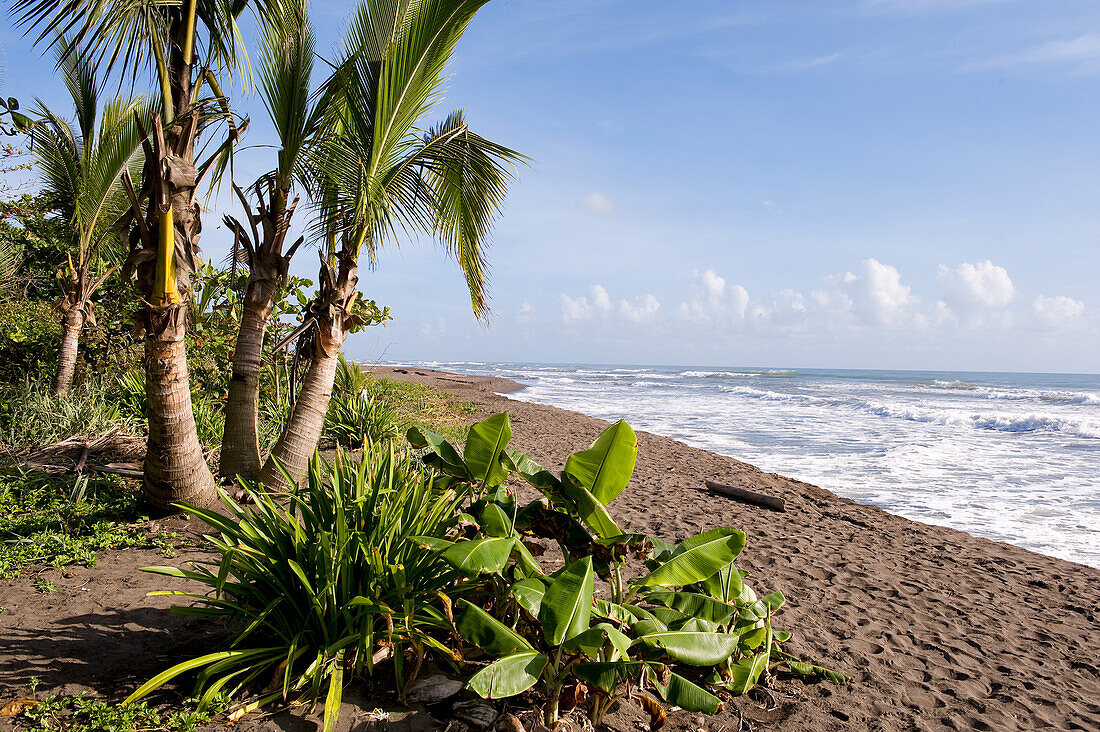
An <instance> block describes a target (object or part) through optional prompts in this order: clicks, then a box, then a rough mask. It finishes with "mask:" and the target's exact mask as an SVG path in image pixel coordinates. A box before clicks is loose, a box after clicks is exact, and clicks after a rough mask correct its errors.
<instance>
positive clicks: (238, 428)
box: [219, 0, 318, 478]
mask: <svg viewBox="0 0 1100 732" xmlns="http://www.w3.org/2000/svg"><path fill="white" fill-rule="evenodd" d="M262 23H263V27H262V33H261V40H260V57H259V62H260V63H259V66H260V75H259V76H260V80H259V92H260V96H261V98H262V99H263V101H264V105H265V106H266V108H267V111H268V114H269V116H270V118H271V121H272V123H273V125H274V127H275V130H276V132H277V134H278V136H279V141H280V143H281V145H280V149H279V155H278V163H277V166H276V168H275V170H273V171H272V172H270V173H268V174H266V175H264V176H261V178H260V179H259V180H257V181H256V183H255V184H253V186H252V190H253V191H254V192H255V196H256V201H257V203H256V204H255V206H253V205H252V204H251V203H250V202H249V200H248V199H247V197H246V196H245V194H244V192H243V191H241V189H239V188H236V187H234V190H235V191H236V192H237V196H238V198H240V200H241V204H242V205H243V206H244V209H245V214H246V220H247V222H248V226H247V227H246V226H244V225H242V224H241V222H240V221H238V220H237V219H235V218H233V217H231V216H226V217H225V222H226V224H227V225H228V226H229V228H230V229H231V230H232V231H233V232H234V236H235V237H236V239H235V242H234V251H235V252H236V251H237V250H238V249H237V247H238V246H240V247H241V248H243V251H244V253H245V255H246V257H247V263H248V282H247V285H246V288H245V297H244V306H243V310H242V313H241V321H240V328H239V331H238V333H237V343H236V348H235V349H234V352H233V376H232V378H231V379H230V381H229V395H228V399H227V400H226V408H225V410H226V411H225V427H224V430H223V432H222V447H221V459H220V462H219V467H220V472H221V474H222V475H223V476H224V477H227V478H232V477H233V476H237V475H240V476H243V477H246V478H255V477H256V476H257V475H258V474H259V472H260V465H261V464H260V446H259V428H258V412H259V395H260V365H261V361H262V357H263V343H264V334H265V332H266V330H267V323H268V320H269V318H270V317H271V311H272V308H273V306H274V302H275V296H276V293H277V291H278V288H279V287H280V286H281V285H283V284H285V282H286V280H287V272H288V269H289V267H290V259H291V257H293V256H294V252H295V251H297V249H298V247H299V246H300V245H301V244H302V241H303V239H301V238H299V239H298V240H297V241H296V242H295V243H294V244H293V245H291V246H290V248H289V249H287V250H286V251H285V252H284V251H283V248H284V246H285V244H286V238H287V233H288V231H289V229H290V224H291V219H292V217H293V216H294V210H295V208H296V207H297V204H298V199H297V198H295V199H294V200H293V201H291V199H290V195H291V189H292V187H293V185H294V183H295V181H302V180H303V178H304V176H305V175H307V172H306V170H305V168H306V163H307V161H308V159H307V155H306V154H305V152H306V151H307V150H308V149H309V147H310V146H311V145H312V144H313V142H314V138H315V133H316V131H317V129H318V125H317V115H316V113H315V109H316V108H315V105H314V103H313V101H314V100H311V98H310V79H311V77H312V74H313V60H314V40H313V29H312V27H311V26H310V23H309V16H308V13H307V9H306V3H305V2H304V0H285V1H284V2H283V3H282V4H280V6H279V7H277V8H276V7H273V8H270V9H269V10H268V12H267V13H266V14H265V15H264V17H263V18H262Z"/></svg>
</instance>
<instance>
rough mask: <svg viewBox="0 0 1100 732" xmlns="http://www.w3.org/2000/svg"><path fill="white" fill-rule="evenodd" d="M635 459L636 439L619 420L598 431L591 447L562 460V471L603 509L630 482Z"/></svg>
mask: <svg viewBox="0 0 1100 732" xmlns="http://www.w3.org/2000/svg"><path fill="white" fill-rule="evenodd" d="M637 458H638V436H637V435H636V434H634V430H632V429H631V428H630V425H628V424H627V423H626V422H624V421H623V420H621V419H620V420H619V421H618V422H616V423H615V424H613V425H611V426H610V427H608V428H607V429H605V430H604V431H603V432H601V433H600V436H599V437H597V438H596V441H595V442H593V443H592V447H590V448H588V449H587V450H583V451H581V452H578V453H574V454H572V455H570V456H569V459H568V460H566V461H565V472H566V473H569V474H570V475H572V476H573V477H574V478H576V479H577V481H578V482H579V483H580V484H581V485H582V486H584V487H585V488H586V489H588V490H589V491H590V492H591V493H592V495H593V496H595V498H596V500H597V501H599V502H600V503H601V504H603V505H605V506H606V505H607V504H609V503H611V502H612V501H614V500H615V498H616V497H617V496H618V495H619V494H620V493H622V492H623V490H624V489H625V488H626V486H627V484H628V483H629V482H630V476H632V475H633V474H634V463H635V461H636V460H637Z"/></svg>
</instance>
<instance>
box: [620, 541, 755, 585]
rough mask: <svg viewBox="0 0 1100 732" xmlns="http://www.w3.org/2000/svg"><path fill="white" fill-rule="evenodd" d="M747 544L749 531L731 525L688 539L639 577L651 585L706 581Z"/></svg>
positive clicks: (727, 563)
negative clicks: (651, 569) (661, 561)
mask: <svg viewBox="0 0 1100 732" xmlns="http://www.w3.org/2000/svg"><path fill="white" fill-rule="evenodd" d="M744 548H745V532H743V531H739V530H738V529H731V528H728V527H723V528H718V529H711V530H710V531H704V532H703V533H702V534H699V535H698V536H693V537H691V538H690V539H684V540H683V541H682V542H680V544H679V545H678V546H677V547H676V551H674V552H673V553H672V556H671V557H669V558H668V560H667V561H665V562H664V563H663V564H661V565H660V566H659V567H657V569H655V570H653V571H652V572H650V573H649V574H648V575H646V576H645V577H643V578H642V579H641V580H639V582H638V584H640V585H642V586H647V587H682V586H684V585H691V584H695V583H696V582H702V581H703V580H705V579H707V578H708V577H711V576H712V575H714V574H715V573H716V572H718V570H720V569H722V568H723V567H726V566H727V565H729V563H730V562H732V561H733V560H734V559H736V558H737V555H738V554H740V553H741V550H742V549H744Z"/></svg>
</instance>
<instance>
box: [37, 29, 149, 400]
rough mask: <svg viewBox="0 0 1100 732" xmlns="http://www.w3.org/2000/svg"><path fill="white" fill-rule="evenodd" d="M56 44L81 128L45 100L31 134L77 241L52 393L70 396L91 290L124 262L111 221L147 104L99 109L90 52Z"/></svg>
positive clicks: (120, 203)
mask: <svg viewBox="0 0 1100 732" xmlns="http://www.w3.org/2000/svg"><path fill="white" fill-rule="evenodd" d="M58 50H59V59H58V60H59V66H60V69H61V71H62V75H63V77H64V79H65V85H66V87H68V90H69V94H70V95H71V96H72V99H73V104H74V105H75V108H76V127H75V129H74V127H73V126H72V125H70V124H69V122H67V121H66V120H65V119H63V118H62V116H61V115H59V114H57V113H55V112H53V111H52V110H50V109H49V108H48V107H46V106H45V105H44V104H41V103H39V110H38V112H39V117H40V118H41V119H40V120H39V121H38V123H37V124H36V125H34V126H33V127H32V128H31V129H30V138H31V142H32V149H33V151H34V156H35V162H36V163H37V167H38V170H39V171H40V172H41V175H42V183H43V193H44V194H45V195H46V196H47V198H48V200H49V202H50V206H51V208H52V209H53V211H54V212H55V213H56V214H58V215H59V216H60V218H61V220H62V222H63V223H64V226H65V229H66V230H67V232H68V233H69V235H70V236H71V237H72V240H73V241H72V250H71V252H70V253H69V255H68V257H67V259H66V262H65V264H64V265H63V266H62V268H61V270H60V272H59V278H58V279H59V281H60V284H61V290H62V296H61V302H60V311H61V348H60V351H59V354H58V359H57V373H56V376H55V377H54V383H53V392H54V393H55V394H58V395H65V394H67V393H68V392H69V389H70V388H71V387H72V383H73V374H74V372H75V369H76V358H77V350H78V348H79V344H80V333H81V331H82V330H83V328H84V324H85V323H88V324H91V325H94V323H95V311H94V307H93V303H92V295H94V294H95V292H96V290H97V289H99V287H100V285H102V284H103V282H104V281H105V280H106V279H107V278H108V277H109V276H110V275H111V273H112V272H114V271H115V269H117V264H116V265H112V262H113V261H114V262H117V261H119V260H120V257H119V256H118V253H119V247H118V246H112V244H113V243H115V242H117V241H118V239H117V233H114V232H111V231H109V225H110V224H113V223H114V221H115V220H116V219H117V218H118V216H120V215H121V214H122V212H123V211H124V210H125V208H126V203H125V197H124V195H123V192H122V185H121V178H122V174H123V173H124V172H126V171H127V169H128V167H129V165H130V163H131V161H132V160H133V158H134V153H135V151H136V150H137V148H138V146H139V145H140V144H141V138H140V136H139V134H138V131H137V125H136V124H135V115H136V114H142V113H144V112H145V108H146V104H145V102H144V100H142V99H140V98H139V99H135V100H125V99H121V98H116V99H112V100H110V101H108V102H107V103H106V104H105V105H104V107H103V111H102V114H100V110H99V97H100V92H101V89H100V86H99V85H98V84H97V82H96V79H95V76H94V74H93V70H92V67H91V65H90V63H89V61H88V59H87V57H86V56H85V55H83V54H82V53H81V52H80V50H79V49H72V48H70V46H69V45H68V44H67V43H64V42H63V43H62V44H61V45H59V46H58ZM103 254H107V255H108V256H101V255H103ZM112 254H113V255H114V256H111V255H112Z"/></svg>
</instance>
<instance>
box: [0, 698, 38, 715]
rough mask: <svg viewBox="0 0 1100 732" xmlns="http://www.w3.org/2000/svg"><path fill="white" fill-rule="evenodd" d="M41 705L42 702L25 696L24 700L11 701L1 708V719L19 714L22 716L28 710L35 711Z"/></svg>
mask: <svg viewBox="0 0 1100 732" xmlns="http://www.w3.org/2000/svg"><path fill="white" fill-rule="evenodd" d="M39 704H41V702H40V701H38V700H37V699H35V698H34V697H31V696H25V697H23V698H22V699H16V700H15V701H10V702H8V703H7V704H5V705H4V706H3V707H0V717H14V716H16V715H18V714H22V713H23V712H25V711H26V710H28V709H34V708H35V707H37V706H38V705H39Z"/></svg>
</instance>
